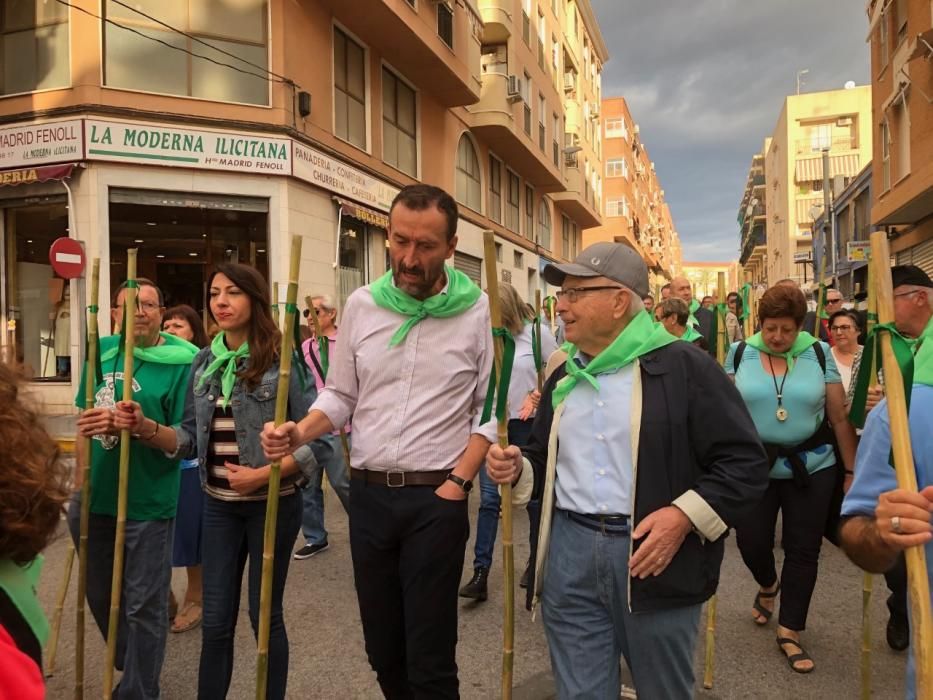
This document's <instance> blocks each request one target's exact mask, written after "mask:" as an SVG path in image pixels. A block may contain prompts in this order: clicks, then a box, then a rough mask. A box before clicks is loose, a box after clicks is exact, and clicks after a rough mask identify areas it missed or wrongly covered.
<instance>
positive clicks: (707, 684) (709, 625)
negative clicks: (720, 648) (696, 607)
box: [703, 595, 716, 690]
mask: <svg viewBox="0 0 933 700" xmlns="http://www.w3.org/2000/svg"><path fill="white" fill-rule="evenodd" d="M715 650H716V596H715V595H713V596H712V597H711V598H710V599H709V600H708V601H707V602H706V661H705V665H704V670H703V687H704V688H706V689H707V690H709V689H710V688H712V687H713V655H714V653H715Z"/></svg>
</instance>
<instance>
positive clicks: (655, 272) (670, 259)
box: [583, 97, 681, 290]
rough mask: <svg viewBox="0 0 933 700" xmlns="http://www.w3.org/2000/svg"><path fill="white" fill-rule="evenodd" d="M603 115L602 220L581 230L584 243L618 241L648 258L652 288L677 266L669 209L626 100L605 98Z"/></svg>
mask: <svg viewBox="0 0 933 700" xmlns="http://www.w3.org/2000/svg"><path fill="white" fill-rule="evenodd" d="M602 117H603V118H602V130H603V136H602V138H603V159H604V162H605V186H604V188H603V224H602V226H599V227H595V228H591V229H588V230H587V231H584V233H583V243H584V245H589V244H590V243H594V242H596V241H618V242H621V243H625V244H626V245H629V246H631V247H632V248H634V249H635V250H637V251H638V252H639V253H640V254H641V256H642V257H643V258H644V259H645V262H647V264H648V267H649V270H650V273H651V287H652V289H654V290H657V289H658V288H659V287H660V286H662V285H663V284H665V283H666V282H667V281H669V280H670V278H671V277H672V276H673V275H674V274H676V272H677V270H678V268H679V266H680V264H681V260H680V240H679V237H678V235H677V231H676V230H675V228H674V222H673V218H672V217H671V212H670V208H669V207H668V205H667V202H665V200H664V190H663V189H661V185H660V182H659V180H658V176H657V173H656V172H655V167H654V163H653V162H652V161H651V159H650V157H649V156H648V151H647V149H646V147H645V145H644V143H643V141H642V138H641V133H640V131H641V130H640V128H639V126H638V124H637V123H636V122H635V120H634V119H633V118H632V114H631V112H630V110H629V107H628V104H627V102H626V101H625V98H623V97H610V98H606V99H604V100H603V102H602Z"/></svg>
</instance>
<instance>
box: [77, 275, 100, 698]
mask: <svg viewBox="0 0 933 700" xmlns="http://www.w3.org/2000/svg"><path fill="white" fill-rule="evenodd" d="M90 291H91V296H90V300H89V301H90V302H91V303H90V305H89V309H88V311H89V313H88V321H87V358H86V359H85V364H84V408H85V409H88V408H92V407H93V406H94V397H95V395H96V393H97V369H98V368H97V347H98V342H99V341H98V337H97V336H98V332H97V302H98V300H99V296H100V258H94V260H93V261H92V262H91V290H90ZM93 444H94V439H93V438H85V439H84V450H83V452H84V464H82V465H81V474H82V476H81V521H80V526H79V529H78V599H77V601H76V604H75V692H74V696H75V700H81V698H83V697H84V617H85V609H86V605H87V601H86V600H85V599H86V597H87V531H88V521H89V520H90V518H91V450H92V449H93V448H92V446H93Z"/></svg>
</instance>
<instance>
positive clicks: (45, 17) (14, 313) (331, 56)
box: [0, 0, 607, 412]
mask: <svg viewBox="0 0 933 700" xmlns="http://www.w3.org/2000/svg"><path fill="white" fill-rule="evenodd" d="M361 6H362V3H347V2H339V1H338V0H301V1H294V0H292V1H286V0H238V2H237V3H236V6H235V10H234V9H231V4H230V3H228V2H226V1H225V0H177V1H176V2H172V3H161V2H154V1H151V2H149V1H147V2H134V3H132V5H130V4H127V3H118V2H114V1H113V0H103V1H99V0H73V2H71V3H70V6H69V4H68V3H60V2H54V1H52V0H35V1H26V2H21V3H2V4H0V40H2V41H3V44H4V47H3V48H4V51H3V53H2V54H0V55H5V56H7V57H9V56H14V57H15V59H9V58H8V59H4V60H3V63H2V73H0V76H2V83H0V227H2V228H0V238H2V247H0V250H2V251H3V254H4V255H3V261H2V268H3V269H2V274H3V283H2V284H0V295H2V297H0V310H2V319H0V321H2V323H3V327H4V329H5V333H4V335H3V340H2V345H3V353H4V357H5V358H6V359H8V360H12V361H15V362H17V363H18V364H20V365H21V366H22V367H23V369H24V370H25V371H26V372H27V373H28V374H29V375H30V376H32V377H33V378H34V379H35V380H36V381H37V382H38V383H39V384H40V386H41V392H40V393H41V398H42V399H43V400H44V401H45V402H46V404H47V407H48V410H49V411H62V412H65V411H68V410H70V409H69V407H70V405H71V402H72V398H73V396H74V391H75V387H76V383H77V376H76V374H77V373H75V372H72V371H71V368H72V367H77V366H78V364H79V362H80V361H81V359H82V352H83V347H82V345H81V338H83V332H84V329H83V324H84V313H83V308H84V304H85V299H84V294H85V292H84V287H83V285H82V283H81V282H71V283H68V284H63V283H62V280H60V279H57V278H56V276H55V275H54V274H53V272H52V270H51V267H50V265H49V259H48V255H49V253H48V251H49V245H50V244H51V242H52V241H53V240H55V239H56V238H59V237H64V236H70V237H71V238H75V239H77V240H79V241H81V242H82V243H83V244H84V246H85V248H86V252H87V255H88V257H100V259H101V290H102V293H101V304H100V306H101V309H100V311H101V314H100V318H101V319H106V318H108V311H109V306H110V304H109V296H110V291H111V290H112V289H114V288H115V287H116V285H117V284H119V282H120V281H121V280H122V279H123V278H124V276H125V274H126V250H127V249H128V248H131V247H136V248H138V249H139V263H138V268H139V269H138V274H139V275H140V276H146V277H149V278H151V279H153V280H154V281H156V283H157V284H158V285H159V286H160V287H161V288H162V289H163V290H164V291H165V294H166V302H167V303H168V304H175V303H189V304H191V305H192V306H194V307H195V308H197V309H203V307H204V285H205V283H206V277H207V275H208V274H209V271H210V268H211V266H212V265H213V264H214V263H216V262H218V261H226V260H233V261H240V262H247V263H249V264H252V265H255V266H256V267H257V268H258V269H259V270H260V271H261V272H262V273H263V274H264V275H266V276H267V278H268V279H269V280H270V281H274V282H280V283H283V282H284V281H285V279H286V276H287V265H288V261H287V257H288V256H287V250H288V245H289V239H290V237H291V235H292V234H299V235H301V236H302V237H303V239H304V241H303V242H304V245H303V249H302V256H303V260H302V267H301V280H300V283H301V292H302V294H305V293H310V292H312V291H313V292H321V293H331V294H333V295H334V296H335V297H336V298H337V299H338V300H339V302H340V303H342V301H343V300H345V299H346V297H347V296H348V295H349V293H350V292H351V291H352V290H353V289H355V288H356V287H358V286H360V285H362V284H366V283H368V282H369V281H371V280H373V279H375V278H376V277H378V276H379V275H380V274H382V273H383V272H384V271H385V270H386V269H387V255H386V228H387V224H388V217H387V213H388V207H389V204H390V203H391V201H392V198H393V197H394V195H395V194H396V193H397V191H398V189H399V188H400V187H402V186H404V185H406V184H410V183H414V182H419V181H420V182H427V183H431V184H436V185H438V186H441V187H443V188H445V189H447V190H448V191H450V192H452V193H455V195H456V198H457V200H458V202H459V203H460V214H461V216H460V221H459V226H458V236H459V243H458V250H457V253H456V256H455V259H454V261H453V263H454V264H455V265H456V266H457V267H459V268H461V269H463V270H465V271H466V272H467V273H468V274H469V275H471V276H472V277H473V278H474V279H476V281H478V282H480V283H482V282H483V274H484V273H483V271H482V265H481V261H482V256H483V248H482V231H483V230H486V229H492V230H494V231H495V232H496V234H497V241H498V245H497V258H498V259H499V264H500V269H501V275H502V278H503V279H506V280H509V281H511V282H512V283H513V284H514V285H515V286H516V288H517V289H518V290H519V292H520V293H521V294H522V295H523V296H525V297H526V298H529V299H530V298H533V293H534V290H535V289H536V288H538V286H539V285H540V284H541V280H540V269H541V267H542V266H543V264H544V263H545V262H546V261H548V260H552V259H561V258H564V257H566V256H569V255H572V254H573V252H574V251H575V250H576V249H577V248H579V237H580V233H579V232H580V230H581V229H582V228H584V227H586V226H591V225H594V223H598V222H599V213H598V210H599V207H598V205H597V204H596V202H598V193H599V192H600V191H601V187H602V183H601V177H600V175H601V172H602V164H601V161H600V160H599V153H600V144H599V136H598V129H595V128H594V126H593V123H594V121H595V119H596V117H595V116H593V112H592V105H594V104H595V105H598V104H599V92H600V85H599V81H600V72H601V68H602V64H603V63H604V61H605V60H606V59H607V53H606V49H605V45H604V43H603V41H602V39H601V37H600V35H599V28H598V26H597V25H596V22H595V18H594V16H593V13H592V9H591V8H590V6H589V2H588V1H586V0H554V1H553V2H550V1H545V0H540V2H533V3H529V2H528V1H527V0H515V1H514V2H502V3H499V2H494V1H489V2H482V3H478V2H476V0H456V1H454V0H450V1H448V0H373V1H372V2H367V3H365V11H361ZM513 18H514V24H513ZM520 18H525V19H526V20H527V21H526V22H519V19H520ZM525 24H527V31H526V30H525V29H524V25H525ZM532 29H533V30H534V31H532ZM568 75H569V76H571V77H573V79H574V81H575V82H574V89H573V90H568V89H567V85H568ZM571 102H573V103H574V104H578V105H579V106H580V112H581V114H582V115H583V116H584V117H586V118H587V119H589V123H588V122H586V120H576V121H574V120H568V119H567V117H566V110H567V108H568V105H569V104H570V103H571ZM529 123H530V126H529V128H525V127H526V124H529ZM568 124H570V125H573V126H574V129H572V130H571V132H570V133H573V134H575V138H578V139H579V140H578V141H574V143H575V146H574V148H576V147H577V146H579V150H577V151H574V152H575V153H576V154H577V157H578V159H579V161H580V162H581V165H580V166H579V168H577V169H578V170H580V169H582V172H583V174H584V177H583V178H582V179H579V178H576V176H577V173H576V170H575V169H574V168H573V167H569V166H568V165H567V162H566V161H565V157H566V154H565V149H566V148H567V147H566V143H567V141H568V139H569V137H568V135H567V134H568V132H567V127H566V125H568ZM506 132H508V133H506ZM577 132H579V133H577ZM575 178H576V179H575ZM279 286H280V288H281V289H283V290H284V287H285V285H284V284H280V285H279ZM65 289H67V290H68V293H66V292H65V291H64V290H65ZM104 325H106V323H104ZM102 330H103V332H105V333H106V332H107V330H108V329H106V328H103V329H102Z"/></svg>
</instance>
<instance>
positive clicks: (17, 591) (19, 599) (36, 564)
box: [0, 555, 49, 647]
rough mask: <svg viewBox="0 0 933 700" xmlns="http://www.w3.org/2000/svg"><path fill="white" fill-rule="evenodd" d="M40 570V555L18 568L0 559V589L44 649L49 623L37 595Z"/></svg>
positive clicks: (6, 560) (14, 563)
mask: <svg viewBox="0 0 933 700" xmlns="http://www.w3.org/2000/svg"><path fill="white" fill-rule="evenodd" d="M41 570H42V556H41V555H39V556H37V557H36V558H35V559H33V560H32V561H31V562H29V563H28V564H26V566H20V565H19V564H17V563H16V562H14V561H12V560H10V559H0V589H3V592H4V593H6V595H7V597H8V598H9V599H10V601H11V602H12V603H13V606H14V607H15V608H16V609H17V610H18V611H19V614H20V615H22V616H23V620H25V621H26V624H27V625H29V629H30V630H32V633H33V635H34V636H35V638H36V640H37V641H38V642H39V646H40V647H44V646H45V642H46V639H47V638H48V636H49V623H48V621H47V620H46V619H45V613H43V612H42V605H40V604H39V598H38V595H37V589H38V587H39V572H40V571H41Z"/></svg>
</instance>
